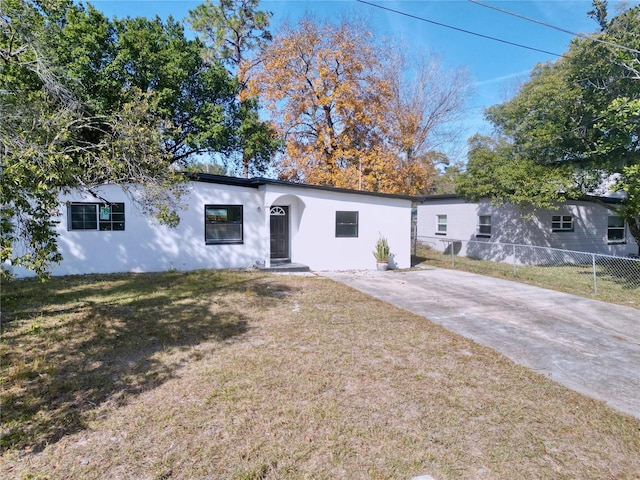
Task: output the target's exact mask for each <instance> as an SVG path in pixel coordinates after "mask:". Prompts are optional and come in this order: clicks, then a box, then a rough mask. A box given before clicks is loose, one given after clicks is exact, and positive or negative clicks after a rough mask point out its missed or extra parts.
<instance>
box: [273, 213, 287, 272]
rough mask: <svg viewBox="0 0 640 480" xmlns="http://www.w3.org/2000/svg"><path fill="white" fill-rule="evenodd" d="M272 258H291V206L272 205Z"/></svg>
mask: <svg viewBox="0 0 640 480" xmlns="http://www.w3.org/2000/svg"><path fill="white" fill-rule="evenodd" d="M270 213H271V258H273V259H281V260H288V259H289V207H280V206H276V207H271V212H270Z"/></svg>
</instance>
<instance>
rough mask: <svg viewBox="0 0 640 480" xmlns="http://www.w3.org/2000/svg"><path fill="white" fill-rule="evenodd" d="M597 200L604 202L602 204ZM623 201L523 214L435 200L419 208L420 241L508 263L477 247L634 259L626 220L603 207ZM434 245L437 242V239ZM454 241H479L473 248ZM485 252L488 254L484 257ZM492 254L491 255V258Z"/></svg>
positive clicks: (508, 208) (496, 251) (561, 206)
mask: <svg viewBox="0 0 640 480" xmlns="http://www.w3.org/2000/svg"><path fill="white" fill-rule="evenodd" d="M596 200H598V201H597V202H596ZM619 201H620V200H619V199H616V198H611V197H597V198H595V197H592V198H591V199H586V200H581V201H567V202H565V203H562V204H559V205H558V207H557V209H546V210H538V211H526V210H525V211H523V210H521V209H520V208H518V207H516V206H514V205H510V204H504V205H492V204H491V203H489V201H487V200H483V201H481V202H479V203H471V202H466V201H464V200H463V199H462V198H460V197H458V196H456V195H433V196H429V197H424V198H423V199H421V202H420V204H419V205H418V208H417V210H418V212H417V215H418V220H417V229H416V231H417V235H418V239H420V237H434V238H438V239H440V240H442V242H437V241H432V242H431V243H432V244H436V245H438V244H439V245H440V246H441V247H442V249H443V250H445V249H447V248H451V247H452V246H453V248H454V252H455V253H459V254H461V255H467V256H477V257H479V258H485V256H486V255H497V256H498V258H491V259H492V260H503V258H500V255H502V256H503V257H504V256H505V255H504V252H503V253H502V254H501V253H500V249H486V248H480V247H481V245H479V244H478V243H476V242H491V243H501V244H520V245H533V246H541V247H550V248H558V249H565V250H574V251H580V252H589V253H598V254H603V255H615V256H628V255H632V254H637V253H638V246H637V244H636V242H635V240H634V238H633V237H632V236H631V234H630V233H629V229H628V227H627V225H626V223H625V221H624V219H623V218H621V217H619V216H617V215H616V213H615V211H614V210H613V209H609V208H607V207H606V206H604V205H602V204H601V203H600V202H602V203H606V204H612V206H613V204H616V203H619ZM432 240H433V238H432ZM452 240H459V241H460V240H464V241H473V242H472V243H467V242H458V244H457V245H456V244H454V243H452ZM478 252H483V253H478ZM489 252H491V253H489Z"/></svg>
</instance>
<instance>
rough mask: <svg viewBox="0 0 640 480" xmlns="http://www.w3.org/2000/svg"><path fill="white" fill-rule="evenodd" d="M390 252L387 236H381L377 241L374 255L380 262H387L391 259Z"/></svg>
mask: <svg viewBox="0 0 640 480" xmlns="http://www.w3.org/2000/svg"><path fill="white" fill-rule="evenodd" d="M390 253H391V252H390V251H389V242H387V238H386V237H382V236H381V237H380V238H378V241H377V242H376V248H375V250H374V251H373V256H374V257H376V260H377V261H378V262H387V261H388V260H389V255H390Z"/></svg>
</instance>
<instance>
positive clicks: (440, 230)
mask: <svg viewBox="0 0 640 480" xmlns="http://www.w3.org/2000/svg"><path fill="white" fill-rule="evenodd" d="M446 234H447V216H446V215H445V214H440V215H436V235H446Z"/></svg>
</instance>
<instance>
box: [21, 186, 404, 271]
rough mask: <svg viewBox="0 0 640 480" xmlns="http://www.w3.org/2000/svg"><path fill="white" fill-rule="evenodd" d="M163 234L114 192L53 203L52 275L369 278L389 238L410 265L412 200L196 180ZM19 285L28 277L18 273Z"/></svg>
mask: <svg viewBox="0 0 640 480" xmlns="http://www.w3.org/2000/svg"><path fill="white" fill-rule="evenodd" d="M188 189H189V193H188V194H187V195H186V196H184V197H182V198H181V200H180V202H181V203H183V204H185V206H186V209H185V210H182V211H180V212H179V214H180V218H181V220H180V224H179V225H178V227H176V228H170V227H166V226H162V225H159V224H157V222H155V221H154V219H153V218H149V217H147V216H145V215H143V214H142V213H141V212H140V211H139V210H138V208H137V206H136V205H135V204H134V203H132V202H131V200H130V198H129V197H128V196H127V194H125V193H124V191H123V190H122V188H121V187H120V186H117V185H105V186H103V187H100V188H99V189H98V191H97V192H96V193H98V194H99V195H101V196H102V197H103V198H104V199H106V200H108V201H109V202H110V205H104V204H103V203H102V201H101V200H99V199H96V198H93V197H92V196H90V195H88V194H83V195H79V194H77V195H66V196H64V197H63V198H61V208H60V216H59V218H58V219H57V220H58V221H59V224H58V227H57V228H58V233H59V241H58V244H59V248H60V251H61V253H62V255H63V261H62V262H61V263H60V264H59V265H56V266H55V267H54V268H53V270H52V274H53V275H69V274H85V273H113V272H154V271H165V270H171V269H176V270H195V269H201V268H204V269H223V268H250V267H253V266H259V267H266V268H268V267H270V266H271V265H272V264H274V263H287V262H292V263H295V264H303V265H306V266H308V267H309V268H310V269H312V270H349V269H374V268H375V267H376V261H375V258H374V256H373V254H372V252H373V249H374V247H375V243H376V241H377V239H378V237H379V236H380V235H383V236H385V237H387V239H388V241H389V244H390V246H391V251H392V253H393V254H394V255H395V263H396V265H397V266H399V267H409V266H410V262H411V258H410V255H411V202H412V200H415V199H414V198H413V197H408V196H401V195H385V194H377V193H368V192H361V191H353V190H345V189H337V188H330V187H321V186H312V185H304V184H295V183H289V182H283V181H278V180H268V179H240V178H233V177H225V176H219V175H208V174H201V175H198V176H197V178H196V180H194V181H191V182H189V185H188ZM14 273H15V274H16V275H18V276H26V275H29V272H27V271H25V270H22V269H18V268H16V269H15V271H14Z"/></svg>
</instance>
